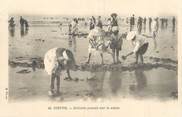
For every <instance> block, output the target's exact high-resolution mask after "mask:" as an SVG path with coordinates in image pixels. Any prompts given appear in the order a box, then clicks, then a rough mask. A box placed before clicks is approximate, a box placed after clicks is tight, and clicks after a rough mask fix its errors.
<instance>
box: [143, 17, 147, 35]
mask: <svg viewBox="0 0 182 117" xmlns="http://www.w3.org/2000/svg"><path fill="white" fill-rule="evenodd" d="M146 23H147V18H146V17H145V18H144V19H143V30H144V32H145V31H146Z"/></svg>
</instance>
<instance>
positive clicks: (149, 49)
mask: <svg viewBox="0 0 182 117" xmlns="http://www.w3.org/2000/svg"><path fill="white" fill-rule="evenodd" d="M177 22H178V21H177V18H176V16H167V15H166V16H150V15H148V16H137V15H135V14H128V15H127V16H122V15H120V14H118V13H111V14H110V15H108V16H105V15H99V16H95V15H93V16H77V15H75V16H74V15H71V16H69V15H67V16H58V15H57V16H46V15H42V16H41V15H40V16H33V15H9V20H8V24H9V25H8V29H9V41H8V43H9V45H8V46H9V101H26V100H38V99H41V100H42V99H43V100H47V101H49V100H56V101H75V100H80V99H81V100H85V101H87V100H93V101H97V100H104V99H106V100H109V99H114V98H116V99H118V98H119V99H122V98H134V99H139V100H140V99H142V100H145V99H153V98H154V99H156V98H157V99H159V100H161V101H165V100H176V99H178V79H177V75H178V74H177V66H178V60H177V28H176V25H177Z"/></svg>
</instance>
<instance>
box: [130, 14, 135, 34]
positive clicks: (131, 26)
mask: <svg viewBox="0 0 182 117" xmlns="http://www.w3.org/2000/svg"><path fill="white" fill-rule="evenodd" d="M134 26H135V15H134V14H133V15H132V17H131V18H130V31H132V30H133V29H134Z"/></svg>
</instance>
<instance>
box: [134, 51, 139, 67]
mask: <svg viewBox="0 0 182 117" xmlns="http://www.w3.org/2000/svg"><path fill="white" fill-rule="evenodd" d="M138 56H139V54H138V53H136V62H135V63H136V64H138Z"/></svg>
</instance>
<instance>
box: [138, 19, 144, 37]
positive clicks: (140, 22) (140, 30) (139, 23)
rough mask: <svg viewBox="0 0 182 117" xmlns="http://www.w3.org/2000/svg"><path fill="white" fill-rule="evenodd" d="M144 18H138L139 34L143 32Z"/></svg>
mask: <svg viewBox="0 0 182 117" xmlns="http://www.w3.org/2000/svg"><path fill="white" fill-rule="evenodd" d="M142 20H143V19H142V17H138V22H137V28H138V33H139V34H141V32H142V23H143V22H142Z"/></svg>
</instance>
